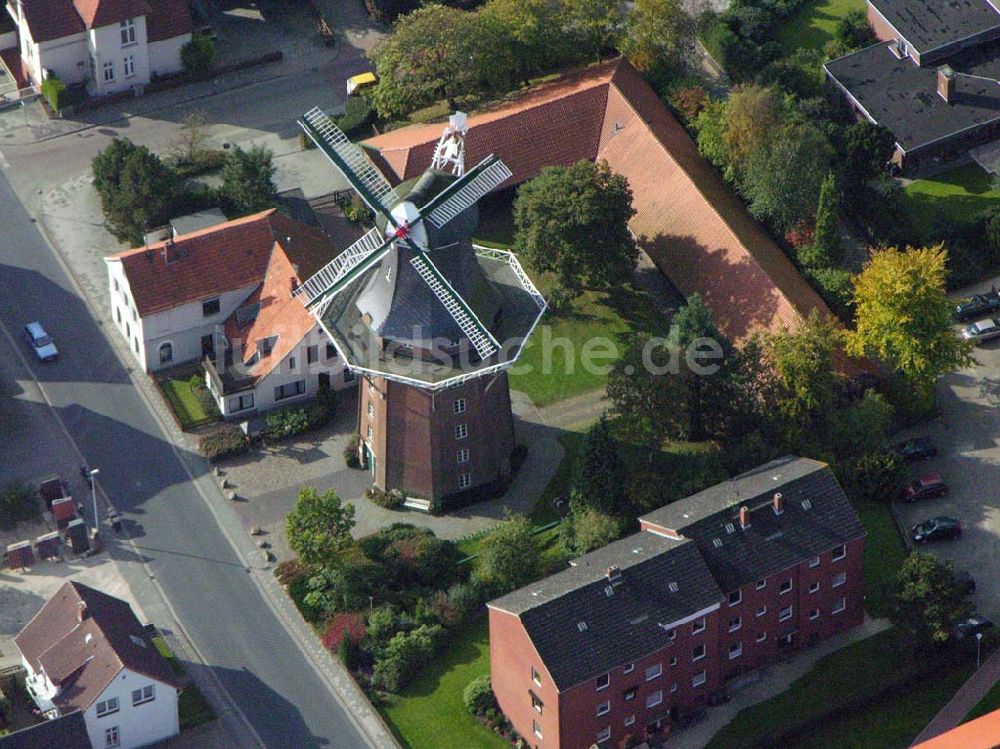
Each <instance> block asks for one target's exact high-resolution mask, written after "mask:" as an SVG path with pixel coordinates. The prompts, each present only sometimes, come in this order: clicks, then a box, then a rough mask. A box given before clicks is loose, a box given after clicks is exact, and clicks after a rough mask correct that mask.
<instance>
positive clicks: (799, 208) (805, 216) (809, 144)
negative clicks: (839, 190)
mask: <svg viewBox="0 0 1000 749" xmlns="http://www.w3.org/2000/svg"><path fill="white" fill-rule="evenodd" d="M730 108H731V107H730ZM831 153H832V151H831V148H830V145H829V143H827V140H826V137H825V136H824V135H823V133H822V132H820V130H819V129H818V128H817V127H815V126H814V125H811V124H808V123H799V124H795V125H790V126H788V127H786V128H785V129H784V130H783V131H782V132H781V133H780V136H779V139H778V140H776V141H775V142H773V143H771V144H770V145H769V146H768V147H766V148H762V149H760V150H758V151H755V152H754V153H753V154H752V155H751V156H750V158H749V160H748V161H747V163H746V168H745V170H744V173H743V178H742V179H741V180H740V184H741V185H742V188H743V192H744V194H745V195H746V197H747V199H748V201H749V203H750V212H751V213H752V214H753V215H754V216H755V217H757V218H759V219H765V218H766V219H770V220H771V221H773V222H774V223H775V225H776V226H777V227H778V228H779V229H781V230H782V231H785V230H788V229H790V228H792V227H794V226H795V225H796V224H798V223H800V222H802V221H806V222H811V221H812V220H813V219H814V217H815V215H816V206H817V203H818V201H819V192H820V186H821V185H822V183H823V179H824V177H825V175H826V173H827V170H828V169H829V164H830V156H831Z"/></svg>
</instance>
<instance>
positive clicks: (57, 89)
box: [42, 75, 69, 113]
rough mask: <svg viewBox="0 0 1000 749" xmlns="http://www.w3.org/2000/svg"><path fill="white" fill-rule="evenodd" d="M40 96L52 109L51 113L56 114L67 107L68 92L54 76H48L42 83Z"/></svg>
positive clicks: (64, 85) (63, 84)
mask: <svg viewBox="0 0 1000 749" xmlns="http://www.w3.org/2000/svg"><path fill="white" fill-rule="evenodd" d="M42 96H44V97H45V101H47V102H48V103H49V106H50V107H52V111H54V112H56V113H58V112H59V110H61V109H63V107H66V106H68V105H69V92H68V90H67V88H66V84H65V83H63V82H62V81H61V80H59V79H58V78H56V77H55V76H54V75H50V76H49V77H48V78H46V79H45V80H44V81H42Z"/></svg>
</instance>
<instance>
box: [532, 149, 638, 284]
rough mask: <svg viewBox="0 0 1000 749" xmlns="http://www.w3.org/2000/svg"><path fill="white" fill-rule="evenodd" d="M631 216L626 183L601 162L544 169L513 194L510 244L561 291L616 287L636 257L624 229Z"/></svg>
mask: <svg viewBox="0 0 1000 749" xmlns="http://www.w3.org/2000/svg"><path fill="white" fill-rule="evenodd" d="M634 215H635V209H634V208H632V191H631V190H630V189H629V187H628V182H626V180H625V178H624V177H622V176H620V175H618V174H613V173H612V172H611V169H610V168H609V167H608V165H607V164H606V163H605V162H600V163H598V164H595V163H593V162H591V161H586V160H581V161H578V162H577V163H575V164H573V165H572V166H569V167H546V168H545V169H543V170H542V172H541V174H539V175H538V176H537V177H535V178H534V179H532V180H530V181H528V182H526V183H525V184H524V185H522V186H521V188H520V189H519V190H518V193H517V199H516V201H515V203H514V225H515V227H516V228H517V235H516V237H515V239H514V241H515V244H517V246H518V247H520V248H521V251H522V252H523V253H524V255H525V257H526V258H527V259H528V262H530V263H531V265H532V267H534V268H535V269H536V270H538V271H540V272H549V273H554V274H555V275H556V279H557V282H558V283H559V284H560V286H561V287H562V288H563V289H572V290H576V289H579V288H580V287H581V286H582V285H583V283H584V282H585V281H586V282H587V283H590V284H592V285H596V286H611V285H615V284H621V283H625V282H627V281H628V280H629V279H630V277H631V274H632V271H633V269H634V268H635V263H636V260H637V259H638V256H639V250H638V248H637V247H636V244H635V241H634V240H633V239H632V235H631V234H630V233H629V230H628V220H629V219H630V218H632V216H634Z"/></svg>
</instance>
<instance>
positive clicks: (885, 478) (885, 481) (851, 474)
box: [839, 448, 903, 502]
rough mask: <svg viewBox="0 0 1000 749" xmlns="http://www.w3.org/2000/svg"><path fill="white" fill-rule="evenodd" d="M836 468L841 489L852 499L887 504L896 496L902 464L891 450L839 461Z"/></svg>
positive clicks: (901, 473) (876, 451)
mask: <svg viewBox="0 0 1000 749" xmlns="http://www.w3.org/2000/svg"><path fill="white" fill-rule="evenodd" d="M840 466H841V469H840V472H839V473H840V476H841V478H842V479H843V482H844V489H845V490H846V491H847V494H848V496H849V497H851V498H852V499H856V500H857V499H863V500H867V501H872V502H891V501H892V500H893V499H895V498H896V497H897V496H899V494H898V493H899V483H900V481H902V479H903V461H902V460H900V458H899V455H898V454H897V453H896V452H895V451H893V450H888V449H885V448H882V449H878V450H875V451H873V452H866V453H864V454H862V455H861V456H859V457H856V458H855V457H851V458H847V459H846V460H843V461H841V462H840Z"/></svg>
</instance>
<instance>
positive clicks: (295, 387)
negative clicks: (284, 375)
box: [274, 380, 306, 403]
mask: <svg viewBox="0 0 1000 749" xmlns="http://www.w3.org/2000/svg"><path fill="white" fill-rule="evenodd" d="M288 388H291V391H289V390H288ZM300 388H301V389H300ZM292 391H294V392H292ZM279 393H280V394H279ZM305 394H306V381H305V380H293V381H292V382H286V383H284V384H283V385H275V387H274V402H275V403H277V402H278V401H284V400H288V399H289V398H298V397H299V396H300V395H305Z"/></svg>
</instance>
